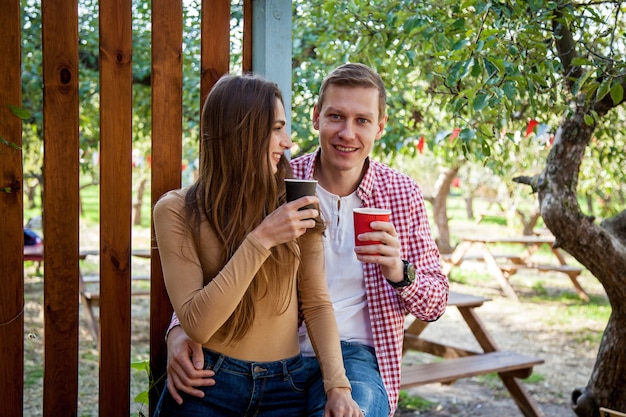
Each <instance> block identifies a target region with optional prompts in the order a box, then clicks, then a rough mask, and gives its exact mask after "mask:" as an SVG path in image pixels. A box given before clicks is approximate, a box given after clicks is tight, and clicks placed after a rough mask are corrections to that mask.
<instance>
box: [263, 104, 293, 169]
mask: <svg viewBox="0 0 626 417" xmlns="http://www.w3.org/2000/svg"><path fill="white" fill-rule="evenodd" d="M292 146H293V142H291V138H290V137H289V133H288V132H287V117H286V116H285V108H284V107H283V103H281V102H280V100H279V99H278V98H277V99H276V102H275V105H274V124H273V125H272V133H271V137H270V149H269V158H270V167H271V169H272V174H276V172H278V162H279V161H280V157H281V156H282V155H283V153H284V152H285V151H286V150H287V149H290V148H291V147H292Z"/></svg>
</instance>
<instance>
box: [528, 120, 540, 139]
mask: <svg viewBox="0 0 626 417" xmlns="http://www.w3.org/2000/svg"><path fill="white" fill-rule="evenodd" d="M538 124H539V122H538V121H536V120H535V119H530V120H529V121H528V126H527V127H526V136H528V135H530V134H531V133H533V130H535V127H537V125H538Z"/></svg>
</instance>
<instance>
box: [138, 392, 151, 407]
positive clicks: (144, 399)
mask: <svg viewBox="0 0 626 417" xmlns="http://www.w3.org/2000/svg"><path fill="white" fill-rule="evenodd" d="M148 399H149V396H148V391H142V392H140V393H139V394H137V396H136V397H135V402H136V403H139V404H148Z"/></svg>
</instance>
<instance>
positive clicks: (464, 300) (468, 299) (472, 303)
mask: <svg viewBox="0 0 626 417" xmlns="http://www.w3.org/2000/svg"><path fill="white" fill-rule="evenodd" d="M487 301H491V298H487V297H483V296H480V295H471V294H463V293H460V292H454V291H450V294H449V295H448V306H449V307H451V306H455V307H480V306H481V305H483V304H484V303H486V302H487Z"/></svg>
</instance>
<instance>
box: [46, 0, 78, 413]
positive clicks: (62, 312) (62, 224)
mask: <svg viewBox="0 0 626 417" xmlns="http://www.w3.org/2000/svg"><path fill="white" fill-rule="evenodd" d="M41 7H42V22H43V80H44V86H45V88H44V95H43V117H44V132H43V133H44V181H45V189H44V199H43V213H44V215H43V216H44V219H43V220H44V221H43V230H44V236H45V239H46V241H45V242H46V243H45V245H46V249H45V251H44V267H45V279H44V340H45V341H44V363H45V370H44V396H43V411H44V416H46V417H47V416H50V417H56V416H75V415H77V404H78V303H77V302H76V300H77V298H78V243H79V240H78V230H79V228H78V216H79V212H78V195H79V194H78V193H79V187H78V145H79V141H78V4H77V0H65V1H46V0H44V1H42V2H41Z"/></svg>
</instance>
